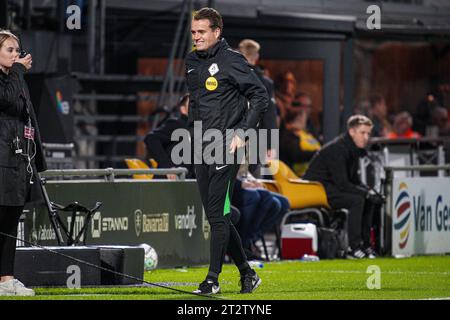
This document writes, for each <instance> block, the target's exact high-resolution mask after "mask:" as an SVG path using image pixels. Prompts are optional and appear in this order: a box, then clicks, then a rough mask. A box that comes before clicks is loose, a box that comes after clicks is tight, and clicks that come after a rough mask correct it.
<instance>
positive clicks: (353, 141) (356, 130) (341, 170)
mask: <svg viewBox="0 0 450 320" xmlns="http://www.w3.org/2000/svg"><path fill="white" fill-rule="evenodd" d="M372 127H373V124H372V121H371V120H370V119H369V118H367V117H366V116H362V115H354V116H351V117H350V118H349V120H348V121H347V132H346V133H345V134H343V135H341V136H339V137H337V138H336V139H334V140H332V141H330V142H329V143H327V144H326V145H325V146H324V147H323V148H322V149H321V150H320V151H318V152H317V153H316V155H315V156H314V157H313V159H312V160H311V162H310V164H309V167H308V169H307V171H306V173H305V175H304V176H303V178H304V179H306V180H312V181H319V182H320V183H322V184H323V186H324V188H325V192H326V194H327V198H328V203H329V204H330V206H331V208H334V209H338V208H345V209H347V210H348V211H349V214H348V237H349V245H350V248H349V249H348V254H347V257H348V258H353V259H359V258H365V257H369V258H375V256H376V253H375V251H374V250H373V249H372V246H371V239H370V229H371V227H372V221H373V205H379V204H381V203H383V201H384V199H383V198H382V196H381V195H379V194H378V193H376V192H375V191H374V190H372V189H371V188H369V187H368V186H366V185H363V184H362V183H361V180H360V178H359V174H358V169H359V158H360V157H363V156H364V155H365V154H366V150H365V148H366V146H367V144H368V142H369V137H370V133H371V131H372Z"/></svg>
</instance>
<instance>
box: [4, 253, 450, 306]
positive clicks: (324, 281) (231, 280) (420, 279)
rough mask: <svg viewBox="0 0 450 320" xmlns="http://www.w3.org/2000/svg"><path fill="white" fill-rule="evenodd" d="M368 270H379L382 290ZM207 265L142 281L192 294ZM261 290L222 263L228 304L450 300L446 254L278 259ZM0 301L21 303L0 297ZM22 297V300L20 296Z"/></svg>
mask: <svg viewBox="0 0 450 320" xmlns="http://www.w3.org/2000/svg"><path fill="white" fill-rule="evenodd" d="M369 266H376V267H377V268H379V270H380V278H379V279H380V281H379V285H380V289H376V288H375V289H369V288H368V283H369V285H370V284H371V285H372V286H376V285H377V282H376V280H375V277H376V276H375V274H374V273H373V272H372V273H367V271H368V268H369ZM206 271H207V269H206V267H201V268H186V269H184V268H183V269H161V270H155V271H152V272H146V273H145V280H146V281H149V282H154V283H158V284H161V285H168V286H170V287H171V288H177V289H180V290H184V291H189V292H191V291H193V290H194V289H196V288H197V286H198V283H199V282H201V281H202V280H203V279H204V276H205V275H206ZM256 271H257V272H258V274H259V275H260V277H261V278H262V284H261V286H260V287H259V288H258V289H257V290H256V291H255V292H254V293H253V294H248V295H241V294H238V291H239V289H240V288H239V285H238V281H239V275H238V272H237V270H236V268H235V267H234V266H233V265H225V266H224V270H223V273H222V274H221V277H220V285H221V289H222V294H221V295H218V296H217V297H218V298H222V299H232V300H243V299H252V300H260V299H261V300H273V299H286V300H292V299H295V300H303V299H433V298H450V256H449V255H447V256H427V257H412V258H404V259H394V258H379V259H374V260H368V259H363V260H321V261H319V262H299V261H282V262H272V263H265V264H264V267H263V268H260V269H256ZM35 291H36V296H35V297H31V298H26V299H34V300H38V299H42V300H53V299H69V300H74V299H77V300H78V299H88V300H97V299H100V300H110V299H124V300H125V299H126V300H128V299H132V300H141V299H166V300H170V299H175V300H177V299H182V300H187V299H207V298H202V297H198V296H194V295H190V294H188V293H179V292H174V291H171V290H167V289H164V288H157V287H153V286H149V285H147V286H145V287H143V286H139V287H102V288H80V289H67V288H65V289H64V288H35ZM0 299H19V298H14V297H3V298H2V297H0ZM21 299H25V298H21Z"/></svg>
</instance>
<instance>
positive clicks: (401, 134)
mask: <svg viewBox="0 0 450 320" xmlns="http://www.w3.org/2000/svg"><path fill="white" fill-rule="evenodd" d="M412 127H413V118H412V117H411V115H410V114H409V112H406V111H404V112H400V113H399V114H397V115H396V116H395V118H394V125H393V127H392V128H393V130H392V131H391V132H389V133H388V134H387V136H386V137H387V138H389V139H400V138H405V139H413V138H420V133H418V132H415V131H413V129H412Z"/></svg>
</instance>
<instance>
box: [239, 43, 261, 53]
mask: <svg viewBox="0 0 450 320" xmlns="http://www.w3.org/2000/svg"><path fill="white" fill-rule="evenodd" d="M260 49H261V46H260V45H259V43H258V42H256V41H255V40H252V39H244V40H242V41H241V42H239V51H240V52H241V53H242V54H244V55H250V56H253V55H255V54H257V53H258V52H259V50H260Z"/></svg>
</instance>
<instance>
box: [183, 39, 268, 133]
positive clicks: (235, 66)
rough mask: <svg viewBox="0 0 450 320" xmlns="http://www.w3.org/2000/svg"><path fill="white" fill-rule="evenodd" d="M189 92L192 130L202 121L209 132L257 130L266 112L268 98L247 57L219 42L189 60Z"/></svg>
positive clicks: (221, 40)
mask: <svg viewBox="0 0 450 320" xmlns="http://www.w3.org/2000/svg"><path fill="white" fill-rule="evenodd" d="M186 79H187V85H188V90H189V93H190V100H189V101H190V102H189V122H188V124H189V127H190V128H192V126H193V122H194V121H202V128H203V132H204V131H206V130H207V129H218V130H220V131H221V132H222V133H224V132H225V130H226V129H239V128H240V129H243V130H247V129H250V128H256V126H257V124H258V122H259V121H260V119H261V117H262V115H263V114H264V112H265V111H266V110H267V107H268V104H269V96H268V94H267V90H266V88H265V87H264V85H263V84H262V83H261V81H260V80H259V79H258V77H257V75H256V74H255V71H254V70H253V69H252V68H251V67H250V66H249V64H248V62H247V60H246V59H245V57H244V56H243V55H242V54H240V53H239V52H237V51H234V50H232V49H231V48H230V46H229V45H228V43H227V42H226V41H225V39H223V38H222V39H220V40H219V41H218V42H217V43H216V44H215V45H214V46H213V47H211V48H210V49H208V50H207V51H193V52H191V53H189V54H188V55H187V57H186Z"/></svg>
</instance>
